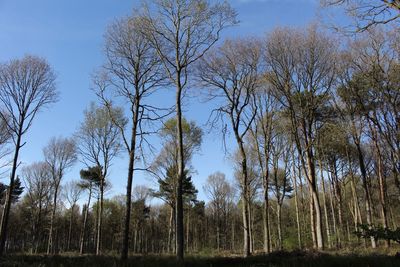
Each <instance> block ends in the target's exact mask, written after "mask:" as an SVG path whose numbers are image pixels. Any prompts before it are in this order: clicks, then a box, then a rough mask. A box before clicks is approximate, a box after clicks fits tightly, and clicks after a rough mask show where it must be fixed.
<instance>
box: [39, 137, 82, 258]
mask: <svg viewBox="0 0 400 267" xmlns="http://www.w3.org/2000/svg"><path fill="white" fill-rule="evenodd" d="M43 154H44V158H45V162H46V164H47V165H48V168H49V169H50V173H51V179H52V186H53V190H54V194H53V203H52V204H53V207H52V212H51V217H50V227H49V237H48V243H47V254H50V253H54V252H55V251H54V246H53V242H54V240H53V238H54V236H53V235H54V233H53V232H54V230H53V228H54V220H55V215H56V210H57V200H58V194H59V190H60V185H61V180H62V178H64V175H65V173H66V172H67V171H68V170H69V169H70V168H71V167H72V166H73V165H74V164H75V162H76V160H77V155H76V144H75V141H74V140H73V139H71V138H62V137H58V138H54V137H53V138H52V139H50V141H49V143H48V144H47V146H46V147H45V148H44V149H43Z"/></svg>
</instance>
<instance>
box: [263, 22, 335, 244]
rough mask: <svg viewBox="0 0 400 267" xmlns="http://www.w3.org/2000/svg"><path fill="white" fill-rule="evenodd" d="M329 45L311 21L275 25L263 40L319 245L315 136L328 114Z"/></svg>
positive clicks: (331, 54)
mask: <svg viewBox="0 0 400 267" xmlns="http://www.w3.org/2000/svg"><path fill="white" fill-rule="evenodd" d="M282 44H285V45H282ZM335 47H336V46H335V45H334V43H333V40H332V39H331V38H330V37H329V36H327V35H326V34H323V33H321V32H319V31H318V30H317V28H316V27H310V28H309V29H307V30H303V31H298V30H293V29H277V30H275V31H274V32H273V33H272V34H270V35H269V36H268V40H267V45H266V61H267V68H268V81H269V82H270V84H271V85H272V86H273V88H274V90H275V92H276V94H277V97H278V99H279V100H280V102H281V104H282V105H283V107H284V108H285V109H286V111H287V117H288V118H289V120H290V123H291V131H292V135H293V140H294V141H295V144H296V147H297V150H298V155H299V156H300V159H301V163H302V164H301V165H302V167H303V170H304V173H305V175H306V177H307V180H308V182H309V185H310V190H311V195H312V209H311V210H310V215H311V218H312V224H311V225H312V229H314V230H313V231H312V233H313V234H314V235H313V236H314V237H315V241H314V246H315V247H316V248H318V249H323V248H324V242H323V234H322V218H321V208H320V200H319V194H318V189H317V176H316V169H315V160H316V159H315V145H316V142H315V141H316V138H315V136H316V132H317V131H318V129H319V128H320V127H321V125H323V123H324V121H325V119H326V118H325V117H326V116H327V115H329V113H327V106H328V104H329V103H328V99H329V94H330V92H331V90H332V88H333V86H334V82H335V79H336V66H335V58H336V54H337V52H336V48H335ZM314 214H315V216H314Z"/></svg>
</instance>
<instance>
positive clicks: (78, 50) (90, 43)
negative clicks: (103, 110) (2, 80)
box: [0, 0, 319, 199]
mask: <svg viewBox="0 0 400 267" xmlns="http://www.w3.org/2000/svg"><path fill="white" fill-rule="evenodd" d="M229 2H230V3H231V4H232V6H233V7H234V8H235V9H236V10H237V12H238V14H239V20H240V21H241V23H240V25H239V26H237V27H234V28H231V29H229V30H228V31H227V32H226V33H225V38H226V37H229V38H233V37H235V36H248V35H257V36H262V35H264V34H265V33H266V32H268V31H269V30H271V29H273V28H274V27H276V26H299V27H301V26H305V25H307V24H309V23H312V22H315V21H316V20H318V19H317V18H318V17H317V14H318V9H319V2H318V0H231V1H229ZM136 5H138V1H134V0H131V1H126V0H118V1H117V0H113V1H112V0H79V1H78V0H68V1H67V0H64V1H61V0H57V1H54V0H35V1H32V0H0V62H5V61H8V60H10V59H13V58H19V57H22V56H24V55H25V54H33V55H38V56H42V57H45V58H46V59H47V60H48V61H49V63H50V64H51V65H52V67H53V68H54V70H55V72H56V73H57V75H58V79H57V87H58V90H59V91H60V94H61V97H60V101H59V102H57V103H56V104H54V105H52V106H51V107H49V108H47V109H46V110H43V111H42V112H41V113H40V114H38V116H37V117H36V119H35V121H34V123H33V126H32V128H31V130H30V131H29V132H28V134H27V135H26V136H25V141H27V145H26V146H25V147H23V149H22V152H21V157H20V160H21V162H22V164H29V163H31V162H33V161H39V160H42V158H43V157H42V148H43V147H44V146H45V145H46V143H47V142H48V140H49V139H50V138H51V137H52V136H64V137H67V136H71V135H72V134H73V133H74V132H75V131H76V129H77V127H78V126H79V123H80V122H81V121H82V119H83V110H84V109H85V108H86V107H87V106H88V105H89V103H90V102H91V101H96V97H95V95H94V94H93V93H92V92H91V91H90V89H89V88H90V87H91V82H90V74H91V73H92V72H93V71H94V70H95V69H96V68H98V67H99V66H100V65H101V64H102V62H103V53H102V46H103V33H104V31H105V29H106V27H107V25H108V24H109V23H110V22H112V21H113V19H115V18H118V17H120V16H124V15H128V14H130V13H131V10H132V8H133V7H134V6H136ZM171 94H172V92H171ZM171 97H172V95H171ZM158 100H160V99H158ZM155 101H157V99H156V100H155ZM212 107H213V106H212V104H211V103H201V101H199V98H194V97H192V98H189V99H186V100H185V107H184V109H185V116H186V117H187V118H188V119H190V120H195V121H196V122H197V124H198V125H200V126H201V127H203V128H204V129H206V127H205V126H204V125H205V123H206V121H207V118H208V116H209V114H210V111H211V109H212ZM216 134H217V136H216ZM228 144H229V148H230V149H231V150H232V149H234V148H235V147H234V143H233V141H232V140H230V141H229V140H228ZM232 146H233V147H232ZM193 165H194V167H195V168H196V170H197V174H195V175H194V176H193V180H194V183H195V185H196V187H197V188H198V189H199V198H201V199H204V198H205V196H204V194H203V192H202V186H203V184H204V182H205V180H206V178H207V176H208V175H209V174H211V173H213V172H215V171H222V172H224V173H225V174H226V175H227V177H228V178H232V167H231V165H232V164H231V163H230V161H229V159H228V158H227V157H226V155H225V154H224V151H223V147H222V137H221V135H218V131H217V132H215V131H214V132H212V133H211V134H206V135H205V136H204V142H203V145H202V148H201V151H200V153H199V154H198V155H196V156H195V157H194V159H193ZM126 166H127V159H126V157H124V156H121V157H120V158H118V159H116V162H115V164H114V166H113V168H112V171H111V174H110V177H109V178H110V181H111V183H112V190H111V191H110V193H109V194H110V195H114V194H123V193H124V192H125V185H126ZM82 167H83V166H82V165H81V164H77V165H76V166H75V167H74V168H73V169H72V170H71V171H70V172H68V173H67V174H66V176H65V181H68V180H69V179H78V178H79V170H80V169H81V168H82ZM139 184H146V185H150V186H154V185H155V183H154V180H152V179H151V178H150V177H149V176H148V175H144V174H142V173H137V174H136V175H135V178H134V185H139Z"/></svg>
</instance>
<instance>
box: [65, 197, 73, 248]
mask: <svg viewBox="0 0 400 267" xmlns="http://www.w3.org/2000/svg"><path fill="white" fill-rule="evenodd" d="M74 208H75V203H74V204H73V205H72V206H71V215H70V216H69V229H68V243H67V251H69V249H70V247H71V235H72V219H73V217H74Z"/></svg>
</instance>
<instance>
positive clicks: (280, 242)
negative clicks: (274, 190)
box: [276, 201, 283, 250]
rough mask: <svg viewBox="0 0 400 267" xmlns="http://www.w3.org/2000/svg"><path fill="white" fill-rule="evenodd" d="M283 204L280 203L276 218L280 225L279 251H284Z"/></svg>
mask: <svg viewBox="0 0 400 267" xmlns="http://www.w3.org/2000/svg"><path fill="white" fill-rule="evenodd" d="M281 205H282V203H281V202H280V201H279V202H278V204H277V207H276V218H277V223H278V248H279V250H283V241H282V218H281V217H282V216H281V215H282V206H281Z"/></svg>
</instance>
